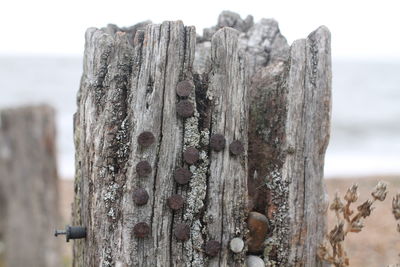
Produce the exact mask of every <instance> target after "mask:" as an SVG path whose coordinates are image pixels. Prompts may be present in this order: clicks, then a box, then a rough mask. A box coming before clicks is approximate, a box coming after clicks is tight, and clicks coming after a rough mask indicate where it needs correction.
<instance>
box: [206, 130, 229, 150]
mask: <svg viewBox="0 0 400 267" xmlns="http://www.w3.org/2000/svg"><path fill="white" fill-rule="evenodd" d="M225 143H226V141H225V137H224V136H223V135H222V134H213V135H212V136H211V138H210V146H211V148H212V149H213V150H214V151H216V152H219V151H222V150H223V149H224V148H225Z"/></svg>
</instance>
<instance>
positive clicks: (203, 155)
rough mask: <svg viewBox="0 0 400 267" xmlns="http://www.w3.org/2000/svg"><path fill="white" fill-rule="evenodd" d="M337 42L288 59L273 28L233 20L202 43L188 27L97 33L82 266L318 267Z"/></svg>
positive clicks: (81, 112) (90, 48)
mask: <svg viewBox="0 0 400 267" xmlns="http://www.w3.org/2000/svg"><path fill="white" fill-rule="evenodd" d="M230 27H234V28H235V29H232V28H230ZM329 42H330V40H329V32H328V31H327V30H326V29H325V28H320V29H318V30H317V31H316V32H314V33H312V34H311V35H310V36H309V37H308V38H307V39H306V40H299V41H296V42H295V43H294V44H293V45H292V47H291V48H289V46H288V45H287V43H286V40H285V38H284V37H283V36H282V35H281V34H280V33H279V28H278V26H277V23H276V22H275V21H273V20H262V21H261V22H260V23H256V24H254V23H253V21H252V18H251V17H248V18H247V19H246V20H242V19H241V18H240V17H239V16H238V15H237V14H234V13H231V12H224V13H222V14H221V16H220V18H219V22H218V24H217V26H215V27H213V28H210V29H206V30H205V34H204V36H203V37H201V38H197V40H196V36H195V30H194V28H193V27H186V26H184V25H183V24H182V22H179V21H178V22H164V23H163V24H161V25H155V24H147V25H146V24H145V23H142V24H138V25H136V26H133V27H131V28H127V29H119V28H117V27H116V26H113V25H110V26H108V27H107V28H103V29H94V28H91V29H89V30H88V31H87V32H86V46H85V58H84V73H83V76H82V80H81V88H80V90H79V93H78V112H77V113H76V115H75V123H74V124H75V146H76V176H75V203H74V212H73V218H74V224H75V225H82V226H85V227H87V230H88V232H87V238H86V239H85V240H76V241H75V244H74V266H244V265H245V262H246V253H247V252H248V254H253V255H257V256H261V257H263V258H264V262H265V264H267V265H270V266H273V265H274V264H275V266H317V265H319V264H320V263H319V262H318V259H317V257H316V251H315V249H316V247H317V246H318V243H319V242H320V241H322V237H323V231H324V215H325V214H324V213H325V210H324V209H325V206H324V205H326V204H325V192H324V188H323V183H322V177H323V158H324V153H325V149H326V145H327V143H328V139H329V138H328V137H329V120H330V90H331V84H330V76H331V69H330V43H329ZM253 211H254V212H253ZM249 212H252V213H251V214H252V216H253V215H254V214H255V215H254V216H255V217H254V216H253V217H252V218H256V219H255V220H256V223H261V224H262V225H263V227H264V229H262V230H261V232H259V230H254V229H255V228H254V227H253V226H254V225H252V224H253V222H252V221H249V223H250V225H248V224H247V218H248V216H249ZM255 212H258V213H255ZM263 216H264V218H265V221H266V222H267V223H268V225H266V223H265V222H264V219H263V218H262V217H263ZM267 218H268V219H267ZM257 220H258V221H257ZM249 228H250V231H249ZM267 230H268V233H267V232H265V231H267ZM264 232H265V233H266V234H265V233H264ZM260 234H261V235H260ZM263 234H265V236H263ZM260 236H262V238H263V239H262V241H263V240H264V239H265V242H261V243H259V244H258V243H257V244H256V239H257V238H258V239H259V237H260ZM236 237H237V238H239V243H236V244H235V245H234V247H232V248H231V247H230V241H231V240H232V239H233V238H236ZM240 240H244V241H245V243H246V246H245V248H244V249H241V247H240ZM248 248H251V249H248ZM232 250H234V251H235V252H233V251H232ZM254 259H255V260H254ZM257 260H260V258H254V257H253V258H252V259H250V258H247V261H248V264H249V265H250V266H257V265H254V264H255V263H256V261H257ZM252 264H253V265H252Z"/></svg>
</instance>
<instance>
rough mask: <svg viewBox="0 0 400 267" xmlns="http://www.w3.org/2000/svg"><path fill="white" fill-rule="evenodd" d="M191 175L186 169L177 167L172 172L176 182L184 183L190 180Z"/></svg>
mask: <svg viewBox="0 0 400 267" xmlns="http://www.w3.org/2000/svg"><path fill="white" fill-rule="evenodd" d="M192 175H193V174H192V173H191V172H190V171H189V170H188V169H185V168H182V167H179V168H177V169H176V170H175V172H174V179H175V181H176V182H177V183H178V184H181V185H184V184H187V183H188V182H189V181H190V178H191V177H192Z"/></svg>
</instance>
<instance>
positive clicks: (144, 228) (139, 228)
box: [133, 222, 150, 238]
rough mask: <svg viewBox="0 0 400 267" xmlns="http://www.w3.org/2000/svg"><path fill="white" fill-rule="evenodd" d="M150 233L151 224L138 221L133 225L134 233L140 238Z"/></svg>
mask: <svg viewBox="0 0 400 267" xmlns="http://www.w3.org/2000/svg"><path fill="white" fill-rule="evenodd" d="M149 233H150V226H149V225H148V224H147V223H145V222H140V223H137V224H136V225H135V226H134V227H133V234H134V235H135V236H136V237H138V238H143V237H146V236H148V235H149Z"/></svg>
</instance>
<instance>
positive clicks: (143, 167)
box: [136, 160, 152, 176]
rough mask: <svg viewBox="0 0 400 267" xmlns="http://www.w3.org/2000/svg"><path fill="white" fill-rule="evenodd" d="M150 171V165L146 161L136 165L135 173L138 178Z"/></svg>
mask: <svg viewBox="0 0 400 267" xmlns="http://www.w3.org/2000/svg"><path fill="white" fill-rule="evenodd" d="M151 171H152V168H151V165H150V163H149V162H148V161H147V160H143V161H140V162H139V163H138V164H137V165H136V172H137V174H138V175H139V176H146V175H149V174H150V173H151Z"/></svg>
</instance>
